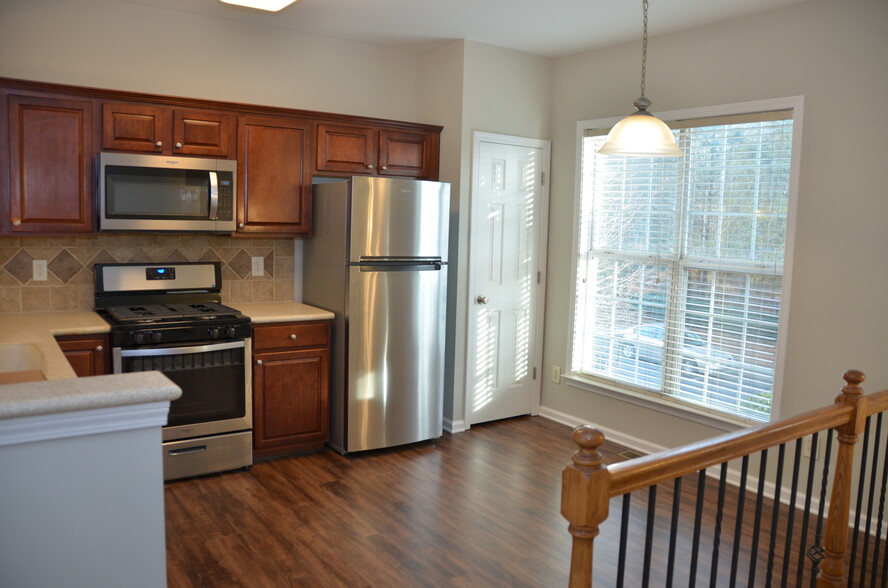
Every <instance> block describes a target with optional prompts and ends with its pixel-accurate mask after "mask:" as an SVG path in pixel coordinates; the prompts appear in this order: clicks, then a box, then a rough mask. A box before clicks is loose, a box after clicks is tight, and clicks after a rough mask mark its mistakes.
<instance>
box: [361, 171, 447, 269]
mask: <svg viewBox="0 0 888 588" xmlns="http://www.w3.org/2000/svg"><path fill="white" fill-rule="evenodd" d="M449 209H450V184H445V183H441V182H423V181H417V180H398V179H390V178H362V177H356V178H354V179H353V180H352V196H351V239H350V251H349V260H351V261H358V260H360V259H362V258H368V257H375V258H379V257H438V258H441V259H446V257H447V237H448V230H449V229H448V226H449V217H448V211H449Z"/></svg>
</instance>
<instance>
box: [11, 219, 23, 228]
mask: <svg viewBox="0 0 888 588" xmlns="http://www.w3.org/2000/svg"><path fill="white" fill-rule="evenodd" d="M12 224H13V226H16V227H19V226H21V224H22V221H21V220H20V219H15V220H14V221H12Z"/></svg>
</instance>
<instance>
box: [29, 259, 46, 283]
mask: <svg viewBox="0 0 888 588" xmlns="http://www.w3.org/2000/svg"><path fill="white" fill-rule="evenodd" d="M31 267H32V271H33V280H34V281H35V282H45V281H46V260H45V259H35V260H34V261H33V262H32V266H31Z"/></svg>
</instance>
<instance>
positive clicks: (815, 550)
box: [807, 429, 833, 588]
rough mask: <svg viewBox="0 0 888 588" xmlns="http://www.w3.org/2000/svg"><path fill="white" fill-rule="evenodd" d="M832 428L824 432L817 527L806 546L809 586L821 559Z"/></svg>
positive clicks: (815, 579) (813, 583) (815, 584)
mask: <svg viewBox="0 0 888 588" xmlns="http://www.w3.org/2000/svg"><path fill="white" fill-rule="evenodd" d="M832 444H833V434H832V430H831V429H830V430H828V431H827V432H826V452H825V453H824V455H823V470H822V473H821V476H820V503H819V505H818V507H817V529H816V530H815V532H814V544H813V545H812V546H811V547H809V548H808V554H807V555H808V559H809V560H811V588H816V587H817V572H818V571H819V570H820V562H822V561H823V558H824V557H825V556H824V550H823V512H824V510H826V486H827V484H828V482H829V465H830V460H831V459H832Z"/></svg>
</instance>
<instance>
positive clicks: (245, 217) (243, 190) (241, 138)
mask: <svg viewBox="0 0 888 588" xmlns="http://www.w3.org/2000/svg"><path fill="white" fill-rule="evenodd" d="M310 150H311V123H310V122H309V121H304V120H300V119H293V118H284V117H280V118H277V117H258V116H243V117H240V121H239V123H238V153H237V173H238V176H237V183H238V194H239V196H240V197H239V198H238V201H237V232H238V233H240V234H245V235H253V234H260V235H275V236H300V237H307V236H309V235H310V234H311V159H310V155H309V154H310V152H311V151H310Z"/></svg>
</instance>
